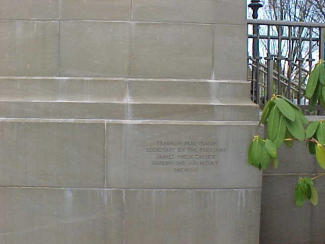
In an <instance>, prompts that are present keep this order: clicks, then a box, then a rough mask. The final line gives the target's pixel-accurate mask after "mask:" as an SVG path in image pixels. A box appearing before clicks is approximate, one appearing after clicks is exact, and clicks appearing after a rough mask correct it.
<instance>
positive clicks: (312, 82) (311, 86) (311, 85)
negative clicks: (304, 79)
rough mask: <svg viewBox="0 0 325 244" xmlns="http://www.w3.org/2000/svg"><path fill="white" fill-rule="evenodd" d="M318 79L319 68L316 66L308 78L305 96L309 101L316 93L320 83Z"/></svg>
mask: <svg viewBox="0 0 325 244" xmlns="http://www.w3.org/2000/svg"><path fill="white" fill-rule="evenodd" d="M318 77H319V66H318V65H316V66H315V68H314V69H313V70H312V71H311V72H310V74H309V78H308V83H307V87H306V93H305V96H306V97H307V98H308V99H311V97H312V96H313V95H314V93H315V89H316V86H317V83H318Z"/></svg>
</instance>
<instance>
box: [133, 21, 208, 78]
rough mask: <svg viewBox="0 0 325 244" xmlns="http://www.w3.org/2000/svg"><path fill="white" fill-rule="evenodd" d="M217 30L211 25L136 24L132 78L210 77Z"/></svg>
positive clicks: (134, 29) (134, 27) (134, 28)
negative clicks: (214, 35)
mask: <svg viewBox="0 0 325 244" xmlns="http://www.w3.org/2000/svg"><path fill="white" fill-rule="evenodd" d="M212 48H213V29H212V27H211V26H207V25H186V24H161V23H160V24H159V23H155V24H153V23H151V24H146V23H145V24H144V23H136V24H134V25H132V50H131V61H130V62H131V63H130V76H131V77H146V78H191V79H196V78H201V79H210V78H211V70H212V52H213V49H212Z"/></svg>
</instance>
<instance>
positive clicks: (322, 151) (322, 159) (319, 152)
mask: <svg viewBox="0 0 325 244" xmlns="http://www.w3.org/2000/svg"><path fill="white" fill-rule="evenodd" d="M316 160H317V163H318V164H319V166H320V167H322V168H323V169H325V148H324V147H323V146H322V145H321V144H317V146H316Z"/></svg>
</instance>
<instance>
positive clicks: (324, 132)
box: [317, 122, 325, 145]
mask: <svg viewBox="0 0 325 244" xmlns="http://www.w3.org/2000/svg"><path fill="white" fill-rule="evenodd" d="M317 139H318V141H319V142H320V143H321V144H322V145H324V144H325V123H324V122H321V123H320V124H319V126H318V128H317Z"/></svg>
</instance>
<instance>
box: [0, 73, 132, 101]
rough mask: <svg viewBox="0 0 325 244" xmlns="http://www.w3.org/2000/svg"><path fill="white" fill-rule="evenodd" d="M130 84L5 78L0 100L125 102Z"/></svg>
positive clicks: (112, 81)
mask: <svg viewBox="0 0 325 244" xmlns="http://www.w3.org/2000/svg"><path fill="white" fill-rule="evenodd" d="M126 88H127V82H126V81H125V80H121V79H98V78H94V79H89V78H67V77H62V78H61V77H60V78H48V77H47V78H46V77H33V78H24V77H19V78H16V77H4V78H0V101H38V102H40V101H58V102H59V101H60V102H67V101H70V102H99V103H101V102H111V103H122V102H125V91H126Z"/></svg>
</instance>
